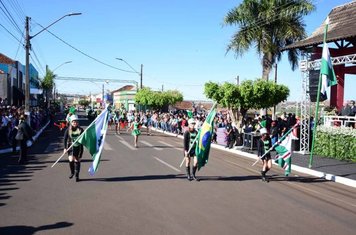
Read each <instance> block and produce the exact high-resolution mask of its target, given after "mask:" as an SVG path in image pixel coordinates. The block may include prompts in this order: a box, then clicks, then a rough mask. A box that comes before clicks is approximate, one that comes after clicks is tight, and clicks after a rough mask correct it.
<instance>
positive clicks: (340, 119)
mask: <svg viewBox="0 0 356 235" xmlns="http://www.w3.org/2000/svg"><path fill="white" fill-rule="evenodd" d="M355 125H356V117H352V116H324V126H342V127H349V126H352V127H354V128H355Z"/></svg>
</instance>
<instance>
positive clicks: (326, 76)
mask: <svg viewBox="0 0 356 235" xmlns="http://www.w3.org/2000/svg"><path fill="white" fill-rule="evenodd" d="M328 25H329V18H327V19H326V22H325V31H324V45H323V54H322V57H321V66H320V76H321V88H320V101H324V100H326V99H327V94H326V89H327V88H328V87H330V86H334V85H337V79H336V76H335V72H334V68H333V65H332V62H331V57H330V52H329V48H328V44H327V43H326V37H327V32H328Z"/></svg>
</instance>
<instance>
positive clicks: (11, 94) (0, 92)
mask: <svg viewBox="0 0 356 235" xmlns="http://www.w3.org/2000/svg"><path fill="white" fill-rule="evenodd" d="M25 71H26V67H25V66H24V65H22V64H21V63H20V62H19V61H15V60H12V59H11V58H9V57H7V56H6V55H4V54H1V53H0V98H1V99H2V100H6V102H5V103H6V105H16V106H21V105H24V104H25V87H26V79H25V76H26V72H25ZM41 94H42V90H41V89H40V79H39V77H38V72H37V70H36V68H35V67H33V65H32V64H30V106H37V105H38V98H39V95H41Z"/></svg>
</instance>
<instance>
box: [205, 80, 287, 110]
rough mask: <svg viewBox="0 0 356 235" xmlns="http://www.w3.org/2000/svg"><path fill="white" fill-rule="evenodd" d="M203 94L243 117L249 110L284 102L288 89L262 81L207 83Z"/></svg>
mask: <svg viewBox="0 0 356 235" xmlns="http://www.w3.org/2000/svg"><path fill="white" fill-rule="evenodd" d="M204 94H205V95H206V96H207V98H209V99H212V100H214V101H216V102H217V103H218V104H220V105H222V106H223V107H226V108H228V109H230V110H232V111H236V110H237V109H239V110H240V112H241V114H242V116H245V114H246V113H247V111H248V110H249V109H262V108H269V107H272V106H275V105H277V104H278V103H280V102H282V101H285V100H286V99H287V97H288V96H289V88H288V87H287V86H285V85H280V84H276V83H274V82H271V81H266V80H264V79H257V80H255V81H252V80H246V81H243V82H242V83H241V84H240V85H235V84H232V83H228V82H225V83H223V84H221V85H219V84H217V83H214V82H208V83H206V84H205V86H204Z"/></svg>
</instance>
